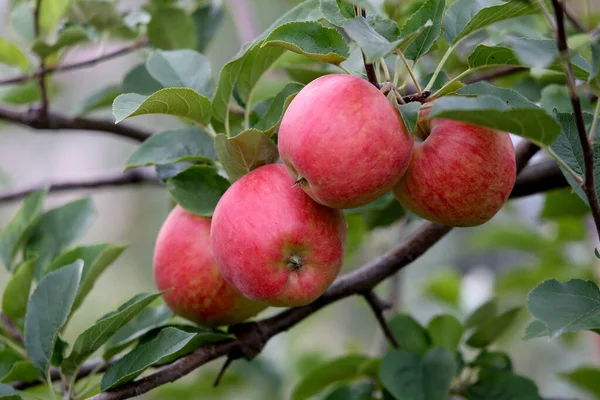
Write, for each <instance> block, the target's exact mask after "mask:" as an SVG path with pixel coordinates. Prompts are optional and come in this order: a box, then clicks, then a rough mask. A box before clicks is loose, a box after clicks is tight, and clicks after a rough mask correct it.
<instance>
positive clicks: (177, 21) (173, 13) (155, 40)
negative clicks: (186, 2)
mask: <svg viewBox="0 0 600 400" xmlns="http://www.w3.org/2000/svg"><path fill="white" fill-rule="evenodd" d="M147 30H148V38H149V39H150V43H152V45H153V46H154V47H156V48H157V49H163V50H176V49H195V48H196V31H195V28H194V22H193V20H192V18H191V17H190V16H189V15H188V14H186V12H185V11H184V10H183V9H181V8H156V9H155V10H154V11H153V12H152V19H151V20H150V23H149V24H148V27H147Z"/></svg>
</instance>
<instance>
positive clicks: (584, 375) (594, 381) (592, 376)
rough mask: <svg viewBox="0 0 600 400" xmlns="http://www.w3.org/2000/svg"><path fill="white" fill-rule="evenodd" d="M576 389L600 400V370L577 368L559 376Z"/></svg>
mask: <svg viewBox="0 0 600 400" xmlns="http://www.w3.org/2000/svg"><path fill="white" fill-rule="evenodd" d="M559 376H560V377H561V378H562V379H563V380H566V381H567V382H569V383H570V384H571V385H573V386H575V387H576V388H577V389H579V390H582V391H585V392H587V393H589V394H591V395H593V396H594V398H596V399H600V369H599V368H595V367H579V368H577V369H575V370H572V371H569V372H563V373H561V374H560V375H559Z"/></svg>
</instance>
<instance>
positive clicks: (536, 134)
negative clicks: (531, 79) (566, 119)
mask: <svg viewBox="0 0 600 400" xmlns="http://www.w3.org/2000/svg"><path fill="white" fill-rule="evenodd" d="M431 116H432V117H433V116H435V117H438V118H447V119H453V120H456V121H462V122H466V123H471V124H475V125H479V126H485V127H488V128H492V129H497V130H500V131H505V132H510V133H514V134H515V135H519V136H521V137H524V138H526V139H528V140H531V141H532V142H534V143H538V144H542V145H549V144H551V143H552V142H554V140H556V138H557V137H558V136H559V135H560V125H559V124H558V123H557V122H556V121H555V120H554V118H552V117H551V116H550V115H548V114H547V113H546V112H545V111H544V110H542V109H541V108H537V107H523V108H516V109H515V108H511V107H510V106H508V105H507V104H505V103H504V102H503V101H502V100H501V99H499V98H497V97H495V96H490V95H484V96H479V97H477V98H464V97H456V96H448V97H444V98H441V99H439V100H437V101H436V102H435V103H434V105H433V109H432V111H431Z"/></svg>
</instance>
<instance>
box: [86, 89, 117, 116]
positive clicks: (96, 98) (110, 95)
mask: <svg viewBox="0 0 600 400" xmlns="http://www.w3.org/2000/svg"><path fill="white" fill-rule="evenodd" d="M121 94H123V91H122V90H121V86H120V85H112V86H109V87H106V88H104V89H101V90H99V91H98V92H95V93H94V94H92V95H91V96H88V97H87V98H86V99H85V100H84V101H83V106H82V107H81V111H80V112H79V115H85V114H87V113H90V112H92V111H96V110H100V109H102V108H108V107H111V106H112V104H113V102H114V101H115V99H116V98H117V97H118V96H119V95H121Z"/></svg>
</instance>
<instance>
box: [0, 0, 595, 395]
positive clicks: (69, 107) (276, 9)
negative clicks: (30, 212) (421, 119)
mask: <svg viewBox="0 0 600 400" xmlns="http://www.w3.org/2000/svg"><path fill="white" fill-rule="evenodd" d="M190 2H191V1H190ZM295 3H297V2H296V1H285V0H237V1H233V0H232V1H226V2H225V4H224V5H225V6H226V11H227V12H226V14H225V18H224V22H223V24H222V26H221V28H220V30H219V31H218V33H217V35H216V36H215V38H214V40H213V41H212V43H211V44H210V45H209V46H208V49H207V51H206V55H207V56H208V58H209V59H210V61H211V64H212V67H213V68H212V73H213V75H214V77H215V79H216V77H217V76H218V71H219V69H220V67H221V66H222V65H223V64H224V63H225V62H227V60H229V59H230V58H231V57H232V56H233V55H234V54H235V53H236V52H237V51H238V50H239V47H240V45H241V43H243V42H246V41H249V40H251V39H253V37H255V36H257V35H258V34H259V33H260V32H261V31H262V30H263V29H264V28H266V27H267V26H268V25H269V24H270V23H271V22H272V21H274V20H275V19H276V18H277V17H279V16H280V15H281V14H283V13H284V12H285V11H286V10H288V9H289V8H291V7H292V6H293V5H294V4H295ZM373 3H383V1H381V0H379V1H373ZM390 3H393V2H390ZM405 3H407V9H410V7H412V6H414V7H416V6H418V3H419V1H409V0H406V1H405ZM583 3H584V1H577V0H572V1H570V2H569V5H570V6H571V7H572V8H573V9H574V10H582V9H583V8H582V7H583ZM591 3H592V6H593V7H595V8H596V9H600V2H599V1H598V0H594V1H592V2H591ZM119 4H120V6H119V7H120V8H122V9H135V8H139V7H140V6H141V5H142V4H143V2H142V1H138V0H122V1H120V3H119ZM10 7H11V2H10V0H0V35H2V36H7V37H9V38H11V39H14V40H15V41H17V42H18V41H19V38H18V37H17V36H15V34H14V32H13V31H12V28H11V24H10V23H9V19H10V14H9V9H10ZM529 22H531V21H528V20H523V21H517V20H511V21H509V22H508V23H505V24H500V26H496V27H495V28H494V29H493V34H496V35H502V33H503V30H504V31H506V30H515V29H520V30H526V29H528V27H530V25H533V26H535V24H536V23H537V22H536V23H534V24H529V25H528V23H529ZM531 29H533V28H531ZM472 40H478V38H474V39H472ZM123 45H124V42H119V41H117V40H105V41H104V42H103V44H102V46H99V45H98V44H91V45H86V46H79V47H77V48H76V49H75V50H73V51H71V52H70V53H69V54H68V55H67V56H66V58H65V60H64V62H75V61H78V60H85V59H89V58H92V57H94V56H96V55H98V54H99V52H101V51H105V52H107V51H110V50H111V49H117V48H120V47H121V46H123ZM148 55H149V50H144V49H142V50H139V51H137V52H135V53H132V54H129V55H127V56H124V57H121V58H117V59H114V60H111V61H108V62H104V63H101V64H98V65H96V66H93V67H91V68H87V69H82V70H76V71H72V72H69V73H64V74H57V75H56V76H55V79H54V83H53V86H54V91H53V92H54V94H53V97H52V100H51V108H52V109H55V110H60V111H61V112H63V113H65V114H68V115H75V114H77V113H78V111H79V110H80V108H81V105H82V103H83V101H84V100H85V99H86V98H87V97H88V96H89V95H91V94H93V93H94V92H96V91H98V90H99V89H102V88H104V87H106V86H107V85H108V84H111V83H114V84H118V83H119V82H121V81H122V79H123V77H124V75H125V74H126V73H127V72H129V71H130V70H131V69H132V68H133V67H135V66H136V65H138V64H140V63H143V62H144V61H145V60H146V58H147V57H148ZM435 57H439V55H435ZM452 62H454V65H456V66H458V65H459V64H460V61H459V60H454V61H451V63H450V65H452ZM392 65H393V63H392ZM16 74H18V71H15V70H11V69H9V68H2V69H0V78H6V77H10V76H13V75H16ZM287 79H288V78H287V77H286V76H285V75H282V74H277V73H270V74H269V75H268V76H267V78H266V83H265V84H264V88H265V89H264V90H265V91H269V88H272V87H280V86H281V85H282V84H283V83H285V82H286V80H287ZM514 79H518V78H514ZM515 82H516V84H518V85H523V86H522V87H525V85H526V87H527V88H528V93H529V94H528V96H529V97H531V98H532V100H535V101H540V99H541V98H542V87H543V85H542V84H541V83H540V82H536V81H535V80H534V81H533V82H532V81H531V80H526V79H524V82H517V81H515ZM11 90H14V88H12V87H0V102H4V103H6V101H7V100H6V99H7V98H8V96H9V94H10V93H11ZM95 116H97V117H106V118H112V116H111V114H110V110H106V111H101V112H96V113H95ZM129 123H131V124H135V125H137V126H140V127H144V128H146V129H148V130H149V131H151V132H160V131H162V130H166V129H172V128H174V127H177V126H178V124H179V123H178V122H177V121H176V120H174V119H172V118H169V117H161V116H145V117H142V118H140V117H138V118H136V119H134V120H132V121H130V122H129ZM515 141H518V139H515ZM136 145H137V144H136V143H135V142H131V141H128V140H126V139H122V138H119V137H116V136H111V135H107V134H103V133H99V132H78V131H68V132H59V131H33V130H30V129H27V128H23V127H21V126H16V125H10V124H1V125H0V190H9V189H15V188H21V187H29V186H32V185H41V184H46V183H49V182H61V181H68V180H73V179H87V178H93V177H96V176H102V175H105V174H107V173H118V172H119V171H121V170H122V168H123V166H124V165H125V161H126V159H127V157H128V156H129V155H130V154H131V152H132V151H133V150H134V149H135V147H136ZM84 195H89V196H91V197H92V198H93V200H94V203H95V207H96V210H97V216H96V220H95V223H94V224H93V226H92V228H91V229H90V230H89V231H88V232H87V234H86V235H85V236H84V237H83V238H82V239H81V240H80V242H79V243H80V244H93V243H101V242H112V243H120V244H127V245H128V248H127V250H126V251H125V253H123V255H122V256H121V257H120V258H119V259H118V260H117V262H116V263H115V264H114V265H113V266H112V267H111V268H110V269H109V270H108V271H107V272H105V273H104V275H103V276H102V278H101V279H100V280H99V281H98V282H97V284H96V287H95V289H94V290H93V291H92V293H91V294H90V296H89V297H88V298H87V300H86V302H85V304H84V306H83V307H82V308H81V309H80V310H79V311H78V312H77V313H76V314H75V317H74V319H73V321H72V323H71V325H70V327H69V328H68V331H67V334H66V337H67V339H71V340H72V339H74V338H75V337H76V336H77V335H78V334H79V333H80V332H81V331H83V330H84V329H85V328H86V327H87V326H89V325H90V324H92V323H93V322H94V321H95V320H96V319H98V318H99V317H101V316H102V315H104V314H105V313H107V312H109V311H111V310H113V309H115V308H116V307H117V306H118V305H120V304H121V303H123V302H124V301H125V300H127V299H129V298H130V297H131V296H132V295H133V294H135V293H139V292H143V291H150V290H154V284H153V279H152V252H153V247H154V240H155V238H156V235H157V232H158V230H159V228H160V226H161V223H162V221H163V220H164V218H165V217H166V215H167V214H168V212H169V210H170V207H171V205H172V203H171V200H170V198H169V195H168V193H167V191H166V190H165V189H164V188H162V187H159V186H154V185H145V186H142V185H131V186H126V187H119V188H105V189H98V190H89V191H71V192H68V193H57V194H52V195H50V196H49V197H48V199H47V201H46V208H51V207H54V206H57V205H60V204H63V203H65V202H67V201H70V200H73V199H76V198H80V197H82V196H84ZM554 197H555V198H554V200H552V199H548V198H546V197H544V196H541V195H539V196H533V197H529V198H527V199H522V200H518V201H512V202H510V204H509V205H507V206H506V207H505V209H504V210H503V211H502V212H501V213H500V214H498V215H497V216H496V217H495V218H494V219H493V220H492V221H491V222H490V223H488V224H486V225H485V226H483V227H479V228H475V229H456V230H454V231H453V232H452V233H451V234H450V235H449V236H448V237H447V238H445V239H444V240H442V241H441V242H440V243H439V244H437V245H436V246H435V247H434V248H433V249H431V251H429V252H428V253H427V254H426V255H425V256H423V257H422V258H420V259H419V260H418V261H417V262H415V263H413V264H411V265H410V266H409V267H408V268H406V269H404V270H402V271H401V272H400V274H399V275H398V278H397V280H396V281H394V282H392V283H389V282H388V283H386V284H384V285H381V287H380V288H379V292H380V293H381V294H382V295H383V296H388V295H389V293H390V292H393V293H394V296H393V301H394V302H395V305H396V307H397V310H398V312H407V313H409V314H411V315H412V316H413V317H415V318H416V319H417V320H418V321H420V322H422V323H424V324H426V323H427V322H428V321H429V320H430V319H431V318H432V317H433V316H435V315H437V314H440V313H442V312H450V313H453V314H454V315H456V316H457V317H458V318H459V319H463V318H464V317H465V316H466V315H467V314H468V313H469V312H471V311H472V310H474V309H475V308H476V307H477V306H479V305H481V304H482V303H484V302H485V301H487V300H489V299H490V298H491V297H492V296H494V293H496V297H497V298H498V299H499V301H500V303H501V304H502V305H503V306H504V307H509V306H513V305H522V304H524V303H525V300H526V294H527V292H528V290H529V289H531V288H532V287H533V286H534V285H535V284H536V283H538V282H540V281H541V280H543V279H545V278H549V277H557V278H562V279H566V278H569V277H572V276H576V275H577V276H587V275H592V274H595V269H596V265H595V264H596V263H597V260H595V259H594V258H593V254H591V253H590V252H589V249H590V248H591V247H592V246H595V245H596V243H594V242H593V240H592V239H591V238H593V237H594V236H593V235H589V234H588V232H589V229H590V226H589V224H588V223H587V221H586V220H583V219H581V218H572V217H560V216H559V217H556V216H551V217H548V216H547V215H548V213H549V212H550V214H552V212H551V211H548V210H551V209H552V205H553V204H554V205H556V204H557V203H556V202H557V201H558V202H560V201H561V198H566V197H569V193H568V192H561V193H554ZM552 201H554V203H552ZM19 205H20V203H19V202H7V203H0V229H1V228H2V227H3V226H4V225H5V224H6V223H7V222H8V221H9V220H10V218H11V217H12V216H13V215H14V213H15V212H16V211H17V209H18V207H19ZM544 210H545V213H546V215H544ZM349 223H350V228H351V235H350V236H351V241H350V244H349V254H348V257H347V258H346V263H345V267H344V268H345V270H346V271H347V270H350V269H353V268H356V267H358V266H360V265H361V264H363V263H364V262H366V261H367V260H369V259H371V258H372V257H373V256H375V255H377V254H380V253H381V252H383V251H385V250H386V249H388V248H390V247H391V246H393V245H394V244H396V243H398V242H399V241H400V240H401V239H402V238H403V237H405V236H406V235H408V234H409V232H410V231H411V230H413V229H414V228H415V227H416V226H418V224H419V222H418V221H414V220H412V222H410V223H406V222H398V223H395V224H392V225H391V226H388V227H384V228H379V229H376V230H374V231H371V232H367V230H366V227H365V226H364V223H363V222H362V221H361V220H360V219H357V218H354V217H349ZM7 278H8V275H7V274H6V272H5V270H4V269H2V268H0V292H1V291H2V289H3V288H4V286H5V284H6V282H7ZM276 311H277V310H269V311H266V312H265V313H263V314H262V315H263V316H264V315H268V314H269V313H272V312H276ZM527 322H528V315H527V313H526V312H524V313H522V316H521V318H520V322H519V323H518V324H516V326H515V327H514V329H512V330H511V331H510V332H507V333H506V334H505V335H504V336H503V339H502V340H501V342H500V343H499V344H498V345H497V346H496V347H497V348H499V349H503V350H505V351H507V352H508V353H509V354H510V355H511V356H512V357H513V360H514V366H515V369H516V370H517V371H518V373H520V374H523V375H526V376H528V377H530V378H532V379H534V380H535V381H536V382H537V383H538V385H539V387H540V389H541V392H542V394H543V395H544V396H547V397H553V398H559V397H560V398H577V399H581V400H585V399H588V397H586V396H585V394H583V393H580V392H577V391H575V390H574V389H573V388H572V387H570V386H568V385H567V384H566V383H565V381H564V380H561V379H559V378H558V376H557V375H558V374H560V373H561V372H564V371H569V370H571V369H574V368H575V367H578V366H580V365H582V364H591V365H593V364H597V361H598V359H600V349H599V348H598V347H597V345H596V343H595V341H594V340H593V336H592V335H591V334H586V333H583V334H578V335H572V336H566V337H564V338H561V339H555V340H552V341H548V340H547V339H537V340H533V341H528V342H524V341H522V340H521V336H522V334H523V329H524V327H525V326H526V324H527ZM383 346H384V340H383V338H382V336H381V334H380V332H379V327H378V325H377V324H376V321H375V319H374V317H373V315H372V314H371V312H370V311H369V309H368V307H367V306H366V303H365V302H364V301H363V300H362V299H360V298H352V299H348V300H345V301H343V302H339V303H336V304H334V305H332V306H330V307H327V308H326V309H323V310H322V311H320V312H319V313H317V314H316V315H314V316H312V317H310V318H309V319H307V320H306V321H304V322H303V323H301V324H300V325H299V326H296V327H295V328H293V329H292V330H291V331H290V332H288V333H284V334H281V335H279V336H277V337H275V338H274V339H272V340H271V341H270V342H269V343H268V345H267V346H266V348H265V350H264V352H263V353H262V354H261V355H260V356H259V357H258V359H257V360H255V361H253V362H252V363H247V362H245V361H236V362H235V363H234V366H233V368H232V369H231V370H230V371H229V372H228V373H227V375H226V377H225V379H224V381H223V382H222V384H221V386H220V387H219V388H217V389H213V388H212V387H211V385H212V382H213V380H214V378H215V376H216V373H217V371H218V368H219V367H220V364H221V363H222V360H219V361H217V362H213V363H211V364H209V365H206V366H204V367H202V368H201V369H199V370H197V371H195V372H194V373H192V374H190V375H189V376H188V377H186V378H184V379H181V380H180V381H178V382H176V383H174V384H169V385H166V386H164V387H162V388H160V389H158V390H155V391H153V392H152V393H149V394H147V395H145V396H143V397H142V398H144V399H164V400H169V399H184V398H185V399H244V400H246V399H248V400H252V399H266V398H269V399H284V398H287V396H288V394H289V390H290V388H291V387H292V386H293V385H294V383H296V382H297V381H298V379H299V377H300V376H301V375H302V374H303V372H305V371H306V370H307V369H309V368H310V367H311V366H313V365H315V363H316V362H317V361H319V360H322V359H327V358H332V357H335V356H337V355H340V354H344V353H346V352H348V351H350V350H352V351H358V352H365V353H370V354H377V353H380V352H381V351H382V348H383Z"/></svg>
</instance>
